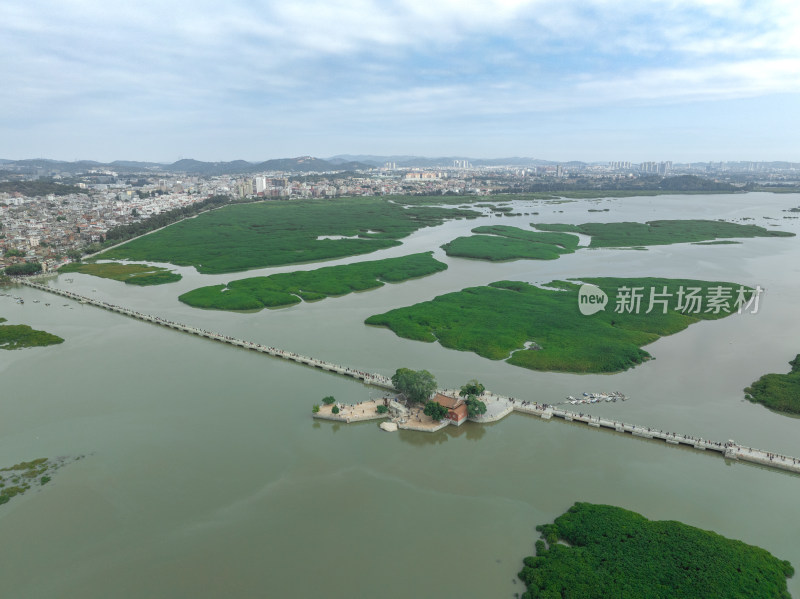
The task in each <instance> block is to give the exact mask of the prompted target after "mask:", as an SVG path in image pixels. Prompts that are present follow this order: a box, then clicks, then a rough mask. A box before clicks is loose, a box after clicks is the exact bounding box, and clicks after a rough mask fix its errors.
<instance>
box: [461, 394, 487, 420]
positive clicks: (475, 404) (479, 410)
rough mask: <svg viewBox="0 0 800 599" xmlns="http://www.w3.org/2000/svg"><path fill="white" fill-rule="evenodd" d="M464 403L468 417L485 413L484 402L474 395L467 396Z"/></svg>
mask: <svg viewBox="0 0 800 599" xmlns="http://www.w3.org/2000/svg"><path fill="white" fill-rule="evenodd" d="M464 403H465V404H467V415H468V416H469V417H470V418H474V417H475V416H478V415H480V414H485V413H486V404H485V403H483V402H482V401H481V400H480V399H478V398H477V397H475V396H474V395H470V396H469V397H467V399H466V400H465V401H464Z"/></svg>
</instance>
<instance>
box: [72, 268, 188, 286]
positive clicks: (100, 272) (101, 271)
mask: <svg viewBox="0 0 800 599" xmlns="http://www.w3.org/2000/svg"><path fill="white" fill-rule="evenodd" d="M58 272H60V273H70V272H77V273H83V274H87V275H92V276H95V277H101V278H103V279H113V280H114V281H124V282H125V283H126V284H128V285H141V286H146V285H163V284H164V283H174V282H175V281H180V280H181V275H179V274H178V273H175V272H171V271H169V270H168V269H166V268H162V267H160V266H148V265H147V264H120V263H118V262H102V263H83V262H72V263H70V264H65V265H64V266H62V267H61V268H60V269H59V270H58Z"/></svg>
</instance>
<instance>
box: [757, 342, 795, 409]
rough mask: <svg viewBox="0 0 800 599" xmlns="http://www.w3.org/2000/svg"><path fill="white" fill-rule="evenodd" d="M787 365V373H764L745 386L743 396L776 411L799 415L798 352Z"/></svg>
mask: <svg viewBox="0 0 800 599" xmlns="http://www.w3.org/2000/svg"><path fill="white" fill-rule="evenodd" d="M789 365H790V366H791V367H792V369H791V370H790V371H789V373H788V374H765V375H764V376H762V377H761V378H760V379H758V380H757V381H756V382H755V383H753V384H752V385H750V386H749V387H747V388H746V389H745V390H744V392H745V398H746V399H748V400H749V401H752V402H754V403H760V404H763V405H765V406H766V407H768V408H769V409H770V410H775V411H776V412H783V413H785V414H792V415H796V416H797V415H800V354H797V356H795V358H794V360H792V361H791V362H789Z"/></svg>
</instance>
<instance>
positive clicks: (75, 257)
mask: <svg viewBox="0 0 800 599" xmlns="http://www.w3.org/2000/svg"><path fill="white" fill-rule="evenodd" d="M82 256H83V252H81V251H80V250H67V258H69V259H70V260H72V261H73V262H80V261H81V257H82Z"/></svg>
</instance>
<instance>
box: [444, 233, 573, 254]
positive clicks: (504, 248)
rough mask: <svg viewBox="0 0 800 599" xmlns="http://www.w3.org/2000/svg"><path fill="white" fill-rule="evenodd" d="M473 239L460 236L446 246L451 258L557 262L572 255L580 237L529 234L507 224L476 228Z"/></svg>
mask: <svg viewBox="0 0 800 599" xmlns="http://www.w3.org/2000/svg"><path fill="white" fill-rule="evenodd" d="M472 232H473V233H476V235H472V236H470V237H458V238H456V239H454V240H453V241H451V242H450V243H446V244H445V245H443V246H442V249H444V251H445V253H446V254H447V255H448V256H458V257H462V258H475V259H477V260H490V261H493V262H496V261H501V260H518V259H522V258H525V259H529V260H555V259H556V258H558V257H559V256H561V254H571V253H572V252H574V251H575V250H576V249H577V247H578V242H579V238H578V237H577V236H575V235H570V234H568V233H541V232H537V231H525V230H523V229H519V228H517V227H509V226H506V225H490V226H485V227H476V228H474V229H472Z"/></svg>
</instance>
